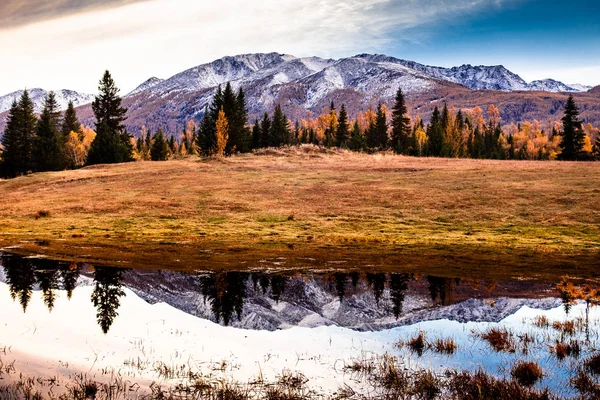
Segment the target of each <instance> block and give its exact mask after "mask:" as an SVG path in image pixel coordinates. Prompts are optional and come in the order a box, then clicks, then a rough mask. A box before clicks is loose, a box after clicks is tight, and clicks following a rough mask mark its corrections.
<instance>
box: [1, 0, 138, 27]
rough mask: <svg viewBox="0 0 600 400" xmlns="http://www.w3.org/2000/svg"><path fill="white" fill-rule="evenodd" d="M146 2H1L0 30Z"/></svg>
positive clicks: (6, 0) (22, 0)
mask: <svg viewBox="0 0 600 400" xmlns="http://www.w3.org/2000/svg"><path fill="white" fill-rule="evenodd" d="M138 1H148V0H2V2H0V29H6V28H12V27H15V26H21V25H27V24H29V23H33V22H39V21H45V20H49V19H54V18H59V17H63V16H66V15H69V14H74V13H78V12H82V11H89V10H93V9H100V8H106V7H116V6H123V5H127V4H131V3H135V2H138Z"/></svg>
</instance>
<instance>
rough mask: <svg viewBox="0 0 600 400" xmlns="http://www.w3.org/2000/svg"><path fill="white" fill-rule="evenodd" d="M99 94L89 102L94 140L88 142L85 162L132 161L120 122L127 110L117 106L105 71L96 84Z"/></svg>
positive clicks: (115, 92) (116, 93)
mask: <svg viewBox="0 0 600 400" xmlns="http://www.w3.org/2000/svg"><path fill="white" fill-rule="evenodd" d="M98 89H99V94H98V96H96V99H95V100H94V102H93V103H92V110H93V111H94V115H95V117H96V138H95V139H94V141H93V142H92V146H91V147H90V152H89V154H88V159H87V162H88V164H89V165H93V164H110V163H120V162H126V161H132V160H133V157H132V152H133V145H132V144H131V141H130V139H131V136H130V135H129V133H127V131H126V129H125V126H124V125H123V122H124V121H125V119H126V117H125V114H126V113H127V109H126V108H123V107H122V106H121V98H120V97H119V89H118V88H117V87H116V85H115V82H114V80H113V78H112V76H111V75H110V72H108V71H106V72H105V73H104V76H103V77H102V79H101V80H100V83H99V87H98Z"/></svg>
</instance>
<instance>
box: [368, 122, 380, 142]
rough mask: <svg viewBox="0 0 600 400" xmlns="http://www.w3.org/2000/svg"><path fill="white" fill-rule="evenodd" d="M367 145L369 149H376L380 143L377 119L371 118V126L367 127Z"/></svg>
mask: <svg viewBox="0 0 600 400" xmlns="http://www.w3.org/2000/svg"><path fill="white" fill-rule="evenodd" d="M365 136H366V139H367V140H366V141H367V147H368V148H369V149H374V148H376V147H377V146H378V145H379V138H378V136H377V124H376V123H375V121H373V120H371V121H370V122H369V127H368V128H367V132H366V134H365Z"/></svg>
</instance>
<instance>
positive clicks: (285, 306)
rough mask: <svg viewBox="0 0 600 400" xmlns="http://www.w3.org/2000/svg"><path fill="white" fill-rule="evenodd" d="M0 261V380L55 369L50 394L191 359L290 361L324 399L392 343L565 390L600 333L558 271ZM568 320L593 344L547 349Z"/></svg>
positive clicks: (178, 375)
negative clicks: (499, 341) (496, 342)
mask: <svg viewBox="0 0 600 400" xmlns="http://www.w3.org/2000/svg"><path fill="white" fill-rule="evenodd" d="M0 264H1V267H0V321H1V322H0V386H1V385H2V384H3V382H4V383H10V382H11V381H15V380H16V379H17V378H19V376H21V375H20V374H23V375H24V376H29V377H35V378H40V377H41V378H44V379H47V381H46V384H45V385H44V388H43V390H41V391H42V392H43V391H44V390H45V391H46V392H48V391H52V392H53V393H60V391H61V390H64V387H65V386H66V383H64V382H67V381H69V379H71V380H72V379H73V377H76V376H86V377H90V378H92V379H97V380H100V381H102V380H103V379H105V380H109V379H115V377H117V378H118V379H120V380H121V381H122V382H126V387H127V388H128V392H129V393H127V396H130V398H138V397H137V396H142V395H143V394H144V393H147V392H149V391H151V387H152V386H153V385H155V384H156V383H159V384H160V385H163V386H169V385H176V384H177V383H180V382H181V381H182V380H183V379H184V378H185V374H186V373H187V372H186V371H191V370H193V371H196V372H197V373H200V374H203V375H204V376H210V377H211V378H213V379H220V380H223V381H236V382H253V381H256V380H257V379H276V377H278V376H281V374H282V373H283V372H284V371H294V372H298V373H301V374H302V376H304V377H305V378H306V380H307V382H308V383H307V384H308V386H310V389H311V391H313V392H314V393H316V394H318V395H319V396H324V397H327V396H330V395H333V394H335V393H336V392H337V391H339V389H340V388H342V387H349V388H352V390H353V391H356V392H357V393H360V392H362V391H368V390H369V388H368V387H367V386H368V385H367V383H365V382H363V381H362V380H361V378H360V377H357V376H356V374H352V373H351V372H349V370H348V368H344V367H345V366H348V365H351V364H352V363H356V362H357V361H360V360H367V359H375V358H377V357H382V356H384V355H390V356H393V357H397V358H398V359H401V360H402V363H403V365H404V366H405V367H406V368H409V369H411V368H426V369H428V370H431V371H434V372H436V373H439V374H442V373H443V371H445V370H447V369H454V370H459V371H460V370H468V371H476V370H478V369H479V368H482V369H484V370H485V371H487V372H489V373H491V374H493V375H495V376H498V377H508V376H509V375H510V368H511V365H514V363H515V362H516V361H518V360H532V361H536V362H537V363H538V364H539V365H540V366H541V367H542V369H543V371H544V378H543V379H542V380H541V381H539V382H538V383H537V384H536V387H537V388H540V389H541V388H545V387H548V388H549V389H550V390H551V391H552V392H553V393H554V394H556V395H558V396H564V397H567V396H573V395H575V394H576V391H575V389H574V388H573V387H572V386H571V385H570V383H569V381H570V379H571V378H572V377H573V375H574V373H575V371H576V369H577V368H578V366H579V365H580V363H581V360H582V359H584V358H585V357H587V356H589V355H590V354H592V353H593V351H594V350H595V349H596V348H597V347H598V342H599V339H598V323H597V321H598V318H599V317H600V314H599V313H598V311H597V310H596V308H594V307H591V306H590V302H588V303H585V302H577V301H575V300H573V299H569V298H568V296H565V294H564V293H563V292H561V291H559V290H558V289H557V287H556V283H557V282H541V281H535V280H522V279H514V280H512V281H506V282H494V281H476V280H472V279H471V280H463V279H460V278H459V277H456V278H444V277H435V276H427V275H416V274H408V273H401V272H399V273H382V272H377V271H348V272H340V271H338V272H331V273H310V272H306V273H286V274H276V273H272V272H261V271H253V272H236V271H231V272H220V273H210V272H205V271H204V272H197V273H179V272H173V271H149V270H133V269H121V268H110V267H93V266H91V265H88V264H77V263H72V264H70V263H64V262H56V261H51V260H46V259H39V258H23V257H20V256H15V255H10V254H0ZM561 297H562V298H561ZM541 317H545V318H546V320H547V321H548V323H547V324H541V323H539V321H540V318H541ZM536 321H537V322H536ZM564 321H576V322H577V321H578V324H579V326H581V329H577V330H575V331H574V332H569V333H568V340H569V341H573V340H576V341H580V342H581V343H585V346H583V347H582V353H581V354H580V355H579V356H578V357H568V358H566V359H563V360H559V359H557V357H556V356H555V355H554V354H553V353H552V352H551V349H550V347H551V346H552V345H553V344H555V343H556V342H557V341H565V340H566V338H565V332H564V331H561V330H560V329H558V328H553V327H552V325H553V323H554V322H564ZM490 328H502V329H504V328H506V329H507V330H508V331H509V332H510V333H511V335H512V337H514V346H513V348H511V349H509V350H508V351H495V350H494V349H492V347H491V346H490V344H489V343H488V342H486V341H485V340H483V339H482V338H481V335H482V334H483V333H485V332H486V331H488V330H489V329H490ZM419 333H423V335H424V337H425V340H426V341H427V342H428V343H434V342H435V341H436V339H452V341H453V342H454V343H455V345H456V346H457V347H456V351H454V352H452V353H451V354H444V353H439V352H436V351H433V350H431V349H429V348H427V347H426V348H425V349H424V350H422V351H415V349H412V348H410V347H409V346H406V345H399V343H404V344H406V343H407V342H409V341H410V340H411V339H412V338H414V337H416V336H418V335H419ZM523 338H526V339H523ZM2 365H4V366H5V367H4V369H2V367H1V366H2ZM7 365H10V366H11V368H9V369H8V370H7V368H6V366H7ZM178 371H179V372H178ZM53 380H56V381H57V382H63V384H62V386H61V385H60V384H58V383H57V384H56V385H55V387H53V386H52V382H54V381H53ZM47 382H51V383H50V384H48V383H47ZM0 393H1V392H0ZM49 398H50V397H49ZM123 398H125V397H123ZM140 398H141V397H140Z"/></svg>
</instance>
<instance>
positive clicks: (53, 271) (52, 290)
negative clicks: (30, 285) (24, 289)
mask: <svg viewBox="0 0 600 400" xmlns="http://www.w3.org/2000/svg"><path fill="white" fill-rule="evenodd" d="M42 268H43V267H42ZM35 278H36V280H37V281H38V283H39V285H40V290H41V291H42V297H43V298H44V304H46V307H48V311H50V312H52V309H53V308H54V301H55V300H56V291H57V290H58V289H59V287H58V268H56V267H55V268H52V267H50V266H48V268H43V269H36V271H35Z"/></svg>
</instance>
